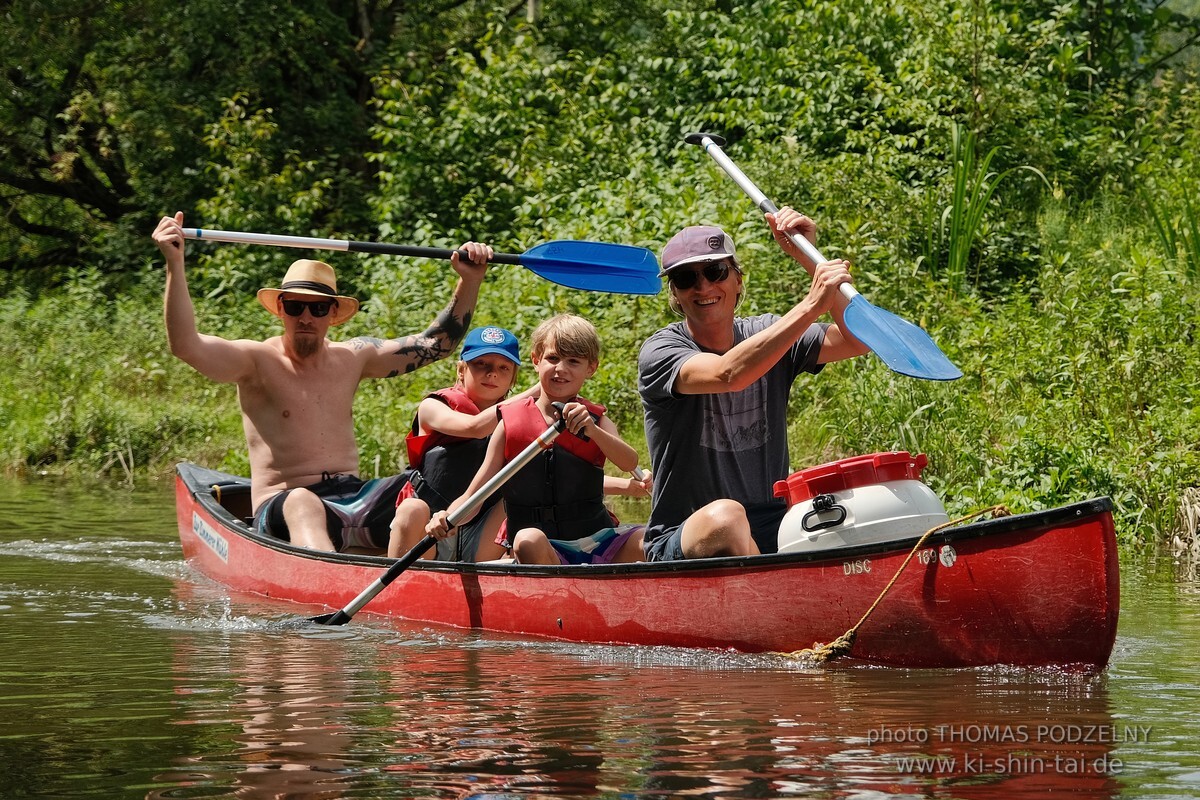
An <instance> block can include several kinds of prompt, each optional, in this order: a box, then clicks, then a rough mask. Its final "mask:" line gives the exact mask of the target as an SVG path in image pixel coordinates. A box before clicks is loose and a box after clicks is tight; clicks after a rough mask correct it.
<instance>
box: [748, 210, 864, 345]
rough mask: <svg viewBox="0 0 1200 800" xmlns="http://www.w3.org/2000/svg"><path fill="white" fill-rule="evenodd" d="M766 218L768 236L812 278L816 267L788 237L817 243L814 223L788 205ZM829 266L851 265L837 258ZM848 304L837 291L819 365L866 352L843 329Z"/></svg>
mask: <svg viewBox="0 0 1200 800" xmlns="http://www.w3.org/2000/svg"><path fill="white" fill-rule="evenodd" d="M766 218H767V224H768V225H770V226H771V233H772V235H774V237H775V241H776V243H778V244H779V247H780V249H781V250H783V252H785V253H787V254H788V255H789V256H791V257H792V258H793V259H795V260H796V261H798V262H800V264H801V266H803V267H804V268H805V269H806V270H808V274H809V275H813V276H814V277H815V276H816V270H817V267H818V265H817V264H814V263H813V262H812V261H811V260H810V259H809V258H808V257H807V256H805V255H804V252H803V251H802V250H801V249H800V248H799V247H797V246H796V243H795V242H793V241H792V238H791V234H799V235H801V236H803V237H804V238H805V239H808V240H809V241H810V242H812V243H813V244H816V242H817V225H816V223H815V222H813V221H812V220H811V219H809V218H808V217H806V216H804V215H803V214H801V213H800V212H799V211H796V210H795V209H794V208H791V207H789V206H784V207H783V208H781V209H779V210H778V211H776V212H775V213H774V214H767V215H766ZM828 263H841V264H845V265H846V269H847V270H849V269H850V264H849V263H848V262H846V261H845V260H843V259H836V260H834V261H832V262H828ZM849 302H850V301H849V300H847V299H846V296H845V295H844V294H842V293H841V292H840V291H839V292H838V293H837V294H836V295H835V296H834V298H833V302H832V303H831V304H830V306H829V316H830V317H832V318H833V327H832V328H829V329H827V330H826V331H825V342H824V344H823V345H822V346H821V357H820V363H822V364H828V363H831V362H833V361H841V360H842V359H846V358H853V357H854V356H861V355H863V354H865V353H866V352H868V348H867V346H866V345H864V344H863V343H862V342H860V341H858V339H855V338H854V337H853V336H852V335H851V334H850V333H849V332H848V331H847V330H846V321H845V319H844V318H843V316H842V315H843V314H844V313H845V311H846V306H847V305H848V304H849Z"/></svg>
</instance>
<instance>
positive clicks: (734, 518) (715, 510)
mask: <svg viewBox="0 0 1200 800" xmlns="http://www.w3.org/2000/svg"><path fill="white" fill-rule="evenodd" d="M692 516H693V517H697V516H698V517H699V518H700V521H702V522H703V526H704V527H703V530H705V531H706V532H708V533H710V534H724V535H740V534H742V533H745V534H746V535H747V536H749V535H750V520H749V519H748V518H747V517H746V509H745V507H743V506H742V504H741V503H739V502H738V501H736V500H714V501H713V502H711V503H709V504H708V505H706V506H703V507H702V508H700V509H698V510H697V511H696V513H695V514H693V515H692ZM690 521H691V520H689V522H690Z"/></svg>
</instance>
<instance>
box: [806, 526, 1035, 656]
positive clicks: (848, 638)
mask: <svg viewBox="0 0 1200 800" xmlns="http://www.w3.org/2000/svg"><path fill="white" fill-rule="evenodd" d="M988 512H991V513H992V515H993V517H1007V516H1009V515H1010V514H1011V513H1012V512H1011V511H1009V510H1008V509H1007V508H1006V507H1004V506H1002V505H1001V506H992V507H991V508H985V509H982V510H980V511H973V512H971V513H970V514H967V515H965V516H962V517H959V518H958V519H952V520H950V521H949V522H943V523H942V524H941V525H936V526H934V527H932V528H930V529H929V530H927V531H925V533H924V534H922V535H921V538H920V539H918V540H917V543H916V544H915V545H913V549H912V550H911V551H909V554H908V556H907V557H906V558H905V559H904V563H903V564H901V565H900V568H899V569H897V570H896V574H895V575H893V576H892V579H891V580H890V581H888V585H887V586H885V587H883V591H882V592H880V593H879V597H876V598H875V602H874V603H872V604H871V607H870V608H868V609H867V613H865V614H863V615H862V618H861V619H860V620H859V621H858V622H856V623H855V624H854V627H852V628H851V629H850V630H848V631H846V632H845V633H843V634H842V635H841V636H839V637H838V638H836V639H834V640H833V641H832V642H829V643H828V644H821V643H820V642H817V643H816V644H814V645H813V646H812V647H807V648H805V649H803V650H793V651H792V652H790V653H784V655H787V656H792V657H793V658H806V659H810V660H812V661H815V662H816V663H818V664H824V663H825V662H826V661H832V660H833V659H835V658H841V657H842V656H844V655H846V654H847V653H849V652H850V648H851V647H853V646H854V640H855V639H857V638H858V629H859V628H860V627H861V626H862V624H863V623H864V622H866V621H867V617H869V616H871V613H872V612H873V611H874V610H875V609H876V607H878V606H879V603H880V602H881V601H882V600H883V598H884V597H885V596H886V595H887V593H888V592H890V591H891V590H892V587H893V586H895V585H896V581H897V580H898V579H899V577H900V573H902V572H904V568H905V567H907V566H908V562H909V561H912V557H913V556H915V555H916V554H917V551H918V550H920V549H921V547H922V546H923V545H924V544H925V541H926V540H927V539H928V538H929V537H930V536H932V535H933V534H935V533H937V532H938V531H940V530H944V529H946V528H949V527H952V526H954V525H959V524H961V523H963V522H966V521H967V520H969V519H974V518H975V517H981V516H983V515H984V514H987V513H988Z"/></svg>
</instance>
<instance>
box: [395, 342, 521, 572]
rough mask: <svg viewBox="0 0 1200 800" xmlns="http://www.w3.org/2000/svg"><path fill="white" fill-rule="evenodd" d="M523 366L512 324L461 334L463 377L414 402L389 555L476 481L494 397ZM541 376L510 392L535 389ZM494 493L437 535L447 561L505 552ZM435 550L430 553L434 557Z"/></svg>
mask: <svg viewBox="0 0 1200 800" xmlns="http://www.w3.org/2000/svg"><path fill="white" fill-rule="evenodd" d="M520 366H521V356H520V347H519V345H518V342H517V337H516V336H515V335H513V333H512V332H511V331H508V330H505V329H504V328H499V327H496V326H488V327H484V328H475V329H474V330H472V331H471V332H470V333H468V334H467V337H466V339H465V340H464V341H463V348H462V355H461V356H460V358H459V361H458V367H457V369H458V380H457V381H455V383H454V385H453V386H451V387H448V388H446V389H440V390H438V391H436V392H431V393H429V394H428V395H427V396H426V397H425V399H423V400H422V401H421V403H420V405H418V406H417V413H416V415H415V416H414V417H413V422H412V428H411V430H410V431H409V433H408V436H407V438H406V440H405V445H406V448H407V450H408V464H409V472H408V483H407V484H405V486H404V488H403V489H401V491H400V494H399V496H398V497H397V499H396V515H395V517H394V518H393V520H392V527H391V538H390V541H389V543H388V555H389V556H391V557H392V558H398V557H399V556H401V555H403V554H404V553H405V552H406V551H408V550H409V549H411V548H412V547H413V546H414V545H416V544H417V542H419V541H420V540H421V539H422V537H424V536H425V526H426V524H428V522H429V519H430V517H431V515H432V514H434V513H436V512H438V511H441V510H442V509H445V508H446V507H447V506H449V505H450V501H452V500H454V499H455V498H456V497H458V496H459V495H461V494H462V493H463V490H464V489H466V487H467V485H468V484H469V483H470V482H471V478H472V477H474V475H475V473H476V471H477V470H478V469H479V466H480V464H482V463H483V456H484V453H485V452H486V451H487V444H488V438H489V437H490V436H491V434H492V431H493V430H495V428H496V422H497V421H498V419H499V413H498V408H497V404H498V403H500V401H501V400H504V398H505V397H506V396H507V395H508V393H509V391H510V390H511V389H512V387H513V384H514V382H515V381H516V379H517V369H518V368H519V367H520ZM536 390H537V384H534V385H533V387H530V389H527V390H526V391H524V392H522V393H521V394H519V395H517V397H514V398H513V400H516V399H518V398H523V397H526V396H528V395H530V394H531V393H536ZM498 500H499V495H498V494H497V495H493V497H492V498H490V499H489V500H488V502H486V503H485V504H484V505H483V506H482V508H481V509H480V511H479V514H478V515H477V516H476V517H475V518H474V519H473V520H472V522H471V523H470V524H469V525H464V526H462V527H460V528H459V529H458V531H457V532H456V534H455V535H454V536H452V537H449V538H447V539H444V540H441V541H439V542H438V546H437V557H438V558H439V559H441V560H444V561H486V560H489V559H492V558H497V557H499V556H501V555H503V553H504V551H503V548H501V547H499V546H498V545H496V544H495V543H494V540H495V538H496V532H497V531H498V530H499V528H500V524H501V522H503V521H504V506H503V504H500V503H499V502H498ZM433 555H434V554H433V552H430V553H429V554H428V555H427V556H426V557H427V558H430V557H433Z"/></svg>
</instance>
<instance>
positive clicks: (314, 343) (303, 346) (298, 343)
mask: <svg viewBox="0 0 1200 800" xmlns="http://www.w3.org/2000/svg"><path fill="white" fill-rule="evenodd" d="M293 344H294V345H295V347H296V355H297V356H299V357H300V358H308V357H309V356H311V355H313V354H315V353H316V352H317V348H318V347H320V345H321V340H320V339H318V338H317V337H316V336H313V335H311V334H309V335H307V336H297V337H295V340H294V341H293Z"/></svg>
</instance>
